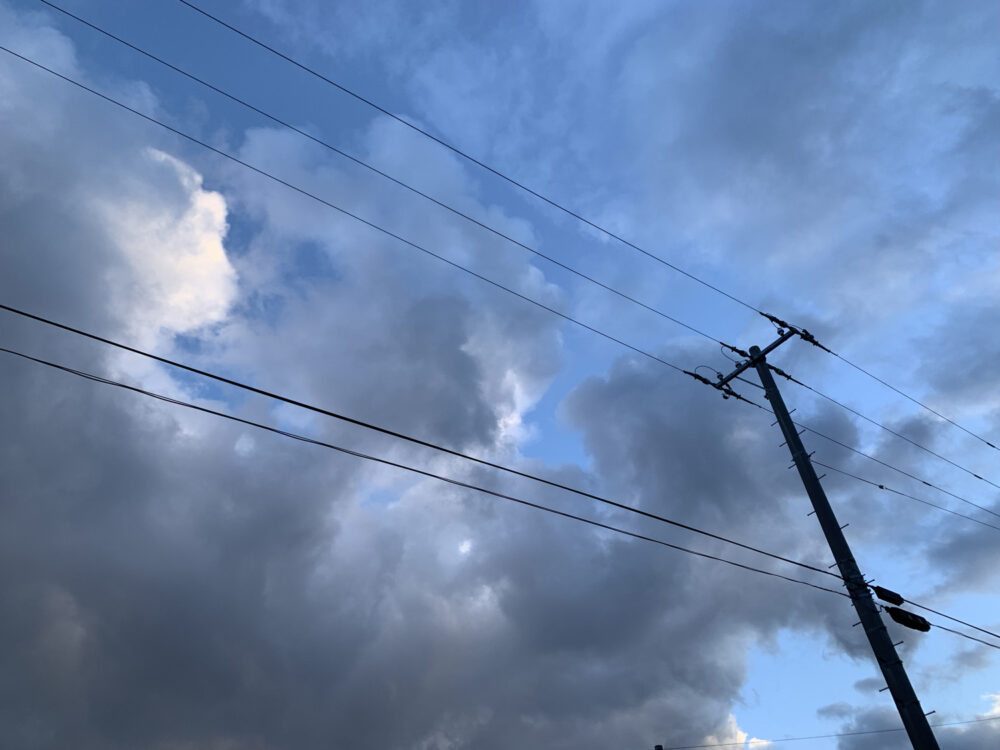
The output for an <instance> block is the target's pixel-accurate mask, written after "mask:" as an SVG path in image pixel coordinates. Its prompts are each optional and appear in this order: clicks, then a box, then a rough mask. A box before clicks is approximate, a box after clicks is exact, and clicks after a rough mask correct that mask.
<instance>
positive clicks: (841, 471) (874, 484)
mask: <svg viewBox="0 0 1000 750" xmlns="http://www.w3.org/2000/svg"><path fill="white" fill-rule="evenodd" d="M813 463H814V464H816V465H817V466H822V467H823V468H824V469H827V470H828V471H835V472H837V473H838V474H843V475H844V476H847V477H851V478H852V479H857V480H858V481H859V482H864V483H865V484H868V485H871V486H872V487H878V488H879V489H880V490H885V491H886V492H891V493H893V494H894V495H899V496H900V497H905V498H908V499H910V500H916V501H917V502H918V503H923V504H924V505H929V506H930V507H932V508H936V509H938V510H943V511H944V512H945V513H951V514H952V515H953V516H958V517H959V518H964V519H966V520H967V521H973V522H975V523H978V524H981V525H982V526H988V527H989V528H991V529H996V530H997V531H1000V526H994V525H993V524H991V523H987V522H986V521H980V520H979V519H978V518H973V517H972V516H967V515H965V514H964V513H959V512H958V511H954V510H952V509H951V508H946V507H944V506H943V505H937V504H935V503H932V502H930V501H929V500H924V499H923V498H919V497H916V496H915V495H909V494H907V493H905V492H901V491H899V490H897V489H893V488H892V487H889V486H888V485H885V484H880V483H879V482H873V481H872V480H871V479H865V478H864V477H859V476H858V475H857V474H852V473H851V472H849V471H845V470H844V469H838V468H837V467H836V466H830V465H829V464H825V463H823V462H822V461H817V460H816V459H813Z"/></svg>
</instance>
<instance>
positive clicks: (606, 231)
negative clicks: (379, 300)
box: [179, 0, 761, 312]
mask: <svg viewBox="0 0 1000 750" xmlns="http://www.w3.org/2000/svg"><path fill="white" fill-rule="evenodd" d="M179 2H181V3H183V4H184V5H186V6H188V7H189V8H191V9H192V10H194V11H197V12H198V13H200V14H201V15H203V16H205V17H206V18H208V19H210V20H212V21H214V22H215V23H217V24H219V25H220V26H224V27H225V28H227V29H229V30H230V31H232V32H233V33H234V34H237V35H239V36H241V37H243V38H244V39H246V40H247V41H249V42H252V43H253V44H256V45H257V46H258V47H261V48H262V49H265V50H267V51H268V52H270V53H271V54H273V55H277V56H278V57H280V58H281V59H282V60H284V61H286V62H288V63H291V64H292V65H294V66H295V67H297V68H299V69H300V70H303V71H305V72H306V73H309V74H310V75H312V76H314V77H316V78H318V79H319V80H321V81H324V82H325V83H328V84H329V85H331V86H333V87H334V88H336V89H338V90H339V91H342V92H343V93H345V94H347V95H348V96H350V97H353V98H354V99H356V100H357V101H359V102H362V103H364V104H367V105H368V106H369V107H371V108H372V109H375V110H377V111H379V112H381V113H382V114H384V115H386V116H387V117H391V118H392V119H393V120H395V121H396V122H398V123H400V124H401V125H404V126H405V127H407V128H409V129H410V130H413V131H414V132H417V133H420V134H421V135H422V136H424V137H426V138H430V139H431V140H432V141H434V142H435V143H437V144H438V145H440V146H443V147H444V148H446V149H448V150H449V151H451V152H452V153H454V154H457V155H458V156H461V157H462V158H463V159H466V160H467V161H469V162H471V163H473V164H475V165H476V166H478V167H480V168H482V169H485V170H486V171H487V172H489V173H490V174H492V175H494V176H496V177H499V178H500V179H501V180H504V181H505V182H507V183H509V184H511V185H513V186H515V187H517V188H519V189H520V190H523V191H524V192H526V193H528V194H530V195H532V196H534V197H535V198H538V199H539V200H540V201H543V202H544V203H547V204H548V205H550V206H552V207H553V208H555V209H558V210H559V211H562V212H563V213H565V214H568V215H569V216H572V217H573V218H574V219H576V220H578V221H581V222H583V223H584V224H586V225H587V226H589V227H591V228H592V229H595V230H597V231H598V232H600V233H601V234H603V235H605V236H607V237H610V238H612V239H614V240H617V241H618V242H620V243H622V244H623V245H627V246H628V247H630V248H632V249H633V250H636V251H638V252H640V253H642V254H643V255H645V256H647V257H649V258H651V259H653V260H655V261H656V262H657V263H661V264H663V265H664V266H667V267H668V268H671V269H673V270H674V271H676V272H677V273H680V274H682V275H684V276H686V277H688V278H689V279H691V280H692V281H695V282H697V283H699V284H701V285H702V286H704V287H707V288H709V289H711V290H713V291H715V292H718V293H719V294H721V295H724V296H726V297H728V298H729V299H731V300H732V301H733V302H736V303H738V304H740V305H742V306H743V307H746V308H747V309H749V310H753V311H754V312H761V311H760V310H759V309H757V308H756V307H754V306H753V305H751V304H750V303H749V302H745V301H743V300H741V299H740V298H739V297H736V296H734V295H732V294H729V292H726V291H723V290H722V289H720V288H719V287H717V286H715V285H713V284H711V283H709V282H707V281H705V280H704V279H702V278H699V277H698V276H695V275H694V274H693V273H691V272H689V271H685V270H684V269H683V268H681V267H680V266H676V265H674V264H673V263H671V262H670V261H668V260H666V259H665V258H662V257H660V256H659V255H656V254H655V253H652V252H650V251H649V250H645V249H643V248H641V247H639V246H638V245H636V244H634V243H632V242H630V241H628V240H627V239H625V238H624V237H621V236H620V235H617V234H615V233H614V232H612V231H611V230H609V229H606V228H605V227H602V226H601V225H599V224H597V223H595V222H593V221H591V220H590V219H587V218H585V217H584V216H581V215H580V214H578V213H576V212H575V211H573V210H572V209H569V208H567V207H566V206H564V205H562V204H560V203H557V202H556V201H554V200H552V199H551V198H548V197H546V196H544V195H542V194H541V193H539V192H536V191H535V190H532V189H531V188H530V187H528V186H527V185H525V184H524V183H522V182H519V181H517V180H515V179H514V178H513V177H509V176H508V175H506V174H504V173H503V172H501V171H499V170H498V169H495V168H493V167H491V166H489V165H488V164H485V163H484V162H482V161H480V160H478V159H476V158H475V157H474V156H471V155H470V154H468V153H467V152H465V151H463V150H461V149H460V148H458V147H457V146H453V145H451V144H450V143H448V142H447V141H445V140H442V139H441V138H438V137H437V136H435V135H432V134H431V133H430V132H428V131H426V130H424V129H422V128H420V127H419V126H417V125H414V124H413V123H411V122H408V121H407V120H405V119H403V118H402V117H400V116H399V115H396V114H393V113H392V112H390V111H389V110H388V109H386V108H385V107H382V106H380V105H378V104H376V103H375V102H374V101H372V100H371V99H367V98H365V97H364V96H362V95H361V94H359V93H357V92H355V91H352V90H351V89H349V88H347V87H346V86H343V85H341V84H339V83H337V82H336V81H334V80H332V79H331V78H327V77H326V76H325V75H323V74H322V73H320V72H318V71H316V70H314V69H313V68H310V67H309V66H307V65H305V64H303V63H301V62H299V61H298V60H296V59H294V58H292V57H290V56H288V55H286V54H285V53H283V52H280V51H279V50H277V49H275V48H274V47H271V46H269V45H267V44H265V43H264V42H262V41H260V40H259V39H257V38H255V37H253V36H251V35H250V34H248V33H246V32H245V31H241V30H240V29H238V28H236V27H235V26H232V25H230V24H228V23H226V22H225V21H223V20H222V19H221V18H218V17H217V16H213V15H212V14H211V13H209V12H208V11H206V10H203V9H202V8H199V7H198V6H197V5H195V4H194V3H190V2H188V0H179Z"/></svg>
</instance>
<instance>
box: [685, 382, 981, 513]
mask: <svg viewBox="0 0 1000 750" xmlns="http://www.w3.org/2000/svg"><path fill="white" fill-rule="evenodd" d="M703 382H705V383H707V384H708V385H713V383H712V382H711V381H710V380H707V379H703ZM737 400H739V401H742V402H744V403H746V404H749V405H750V406H755V407H757V408H758V409H760V410H761V411H763V412H765V413H766V414H770V413H771V410H770V409H768V408H767V407H766V406H764V405H762V404H758V403H757V402H756V401H754V400H753V399H750V398H746V397H745V396H739V398H738V399H737ZM792 424H794V425H795V426H796V427H800V428H801V429H803V430H808V431H809V432H811V433H812V434H813V435H816V437H821V438H823V439H824V440H826V441H828V442H831V443H833V444H834V445H837V446H839V447H841V448H844V449H845V450H848V451H850V452H851V453H854V454H856V455H858V456H861V457H862V458H866V459H868V460H869V461H873V462H875V463H877V464H879V465H880V466H884V467H886V468H887V469H892V470H893V471H895V472H897V473H899V474H902V475H903V476H905V477H908V478H910V479H913V480H914V481H917V482H920V483H921V484H923V485H926V486H927V487H930V488H932V489H935V490H937V491H938V492H941V493H944V494H945V495H948V496H949V497H953V498H955V499H956V500H959V501H961V502H963V503H965V504H967V505H971V506H972V507H973V508H978V509H979V510H982V511H985V512H986V513H990V514H991V515H994V516H1000V514H998V513H996V512H994V511H992V510H990V509H989V508H984V507H983V506H982V505H979V504H977V503H974V502H972V501H971V500H968V499H966V498H964V497H962V496H961V495H958V494H956V493H954V492H952V491H950V490H946V489H944V488H943V487H940V486H938V485H936V484H934V483H933V482H929V481H927V480H926V479H922V478H921V477H918V476H917V475H916V474H911V473H910V472H908V471H905V470H904V469H900V468H899V467H897V466H893V465H892V464H890V463H888V462H886V461H883V460H882V459H880V458H876V457H875V456H873V455H871V454H870V453H865V452H864V451H862V450H859V449H858V448H855V447H853V446H851V445H848V444H847V443H845V442H843V441H841V440H837V439H836V438H835V437H831V436H830V435H827V434H825V433H823V432H820V431H819V430H817V429H815V428H813V427H810V426H809V425H807V424H804V423H802V422H795V421H793V422H792ZM827 468H829V467H827ZM835 471H836V470H835ZM841 473H843V474H844V475H846V476H849V477H852V478H854V479H857V480H858V481H861V482H865V483H866V484H868V483H869V482H868V480H865V479H862V478H861V477H857V476H854V475H853V474H850V473H848V472H841ZM899 494H903V493H899ZM907 497H909V496H907ZM928 505H930V503H928ZM935 507H936V506H935ZM949 512H953V511H949ZM955 515H961V514H958V513H956V514H955ZM970 520H975V519H970ZM986 525H987V526H989V525H990V524H986Z"/></svg>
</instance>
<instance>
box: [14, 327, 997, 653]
mask: <svg viewBox="0 0 1000 750" xmlns="http://www.w3.org/2000/svg"><path fill="white" fill-rule="evenodd" d="M57 325H58V324H57ZM59 327H63V326H59ZM67 330H72V329H68V328H67ZM84 335H87V334H84ZM89 337H90V338H97V337H95V336H89ZM98 340H99V339H98ZM124 348H126V349H127V347H124ZM130 351H131V350H130ZM0 352H4V353H6V354H10V355H12V356H15V357H19V358H21V359H24V360H28V361H31V362H34V363H36V364H40V365H44V366H46V367H50V368H53V369H56V370H61V371H63V372H66V373H69V374H72V375H76V376H78V377H81V378H85V379H87V380H91V381H93V382H97V383H102V384H104V385H109V386H113V387H115V388H121V389H123V390H127V391H132V392H133V393H138V394H141V395H144V396H149V397H151V398H155V399H157V400H160V401H164V402H166V403H170V404H174V405H177V406H183V407H185V408H188V409H192V410H194V411H199V412H202V413H205V414H211V415H214V416H217V417H221V418H223V419H227V420H230V421H232V422H238V423H240V424H245V425H248V426H251V427H256V428H258V429H261V430H265V431H267V432H272V433H274V434H277V435H283V436H285V437H289V438H292V439H293V440H298V441H301V442H305V443H310V444H312V445H317V446H320V447H324V448H328V449H330V450H335V451H338V452H340V453H345V454H347V455H351V456H355V457H358V458H362V459H365V460H368V461H373V462H376V463H380V464H384V465H386V466H392V467H395V468H398V469H404V470H406V471H410V472H412V473H415V474H419V475H422V476H425V477H428V478H432V479H438V480H440V481H442V482H446V483H448V484H452V485H455V486H457V487H463V488H466V489H471V490H475V491H477V492H482V493H484V494H487V495H490V496H493V497H496V498H499V499H502V500H508V501H510V502H514V503H517V504H520V505H524V506H527V507H531V508H536V509H537V510H542V511H545V512H547V513H552V514H554V515H558V516H562V517H564V518H570V519H572V520H575V521H580V522H581V523H586V524H589V525H591V526H594V527H597V528H601V529H605V530H607V531H612V532H615V533H619V534H624V535H625V536H629V537H632V538H635V539H640V540H643V541H647V542H652V543H654V544H658V545H661V546H664V547H668V548H670V549H675V550H678V551H680V552H686V553H688V554H692V555H695V556H698V557H703V558H706V559H711V560H716V561H718V562H723V563H726V564H727V565H731V566H734V567H737V568H743V569H745V570H750V571H753V572H756V573H761V574H763V575H767V576H772V577H775V578H780V579H782V580H786V581H790V582H792V583H798V584H801V585H803V586H809V587H811V588H814V589H818V590H820V591H826V592H828V593H833V594H837V595H838V596H843V597H845V598H850V597H849V596H848V595H847V594H845V593H844V592H842V591H838V590H836V589H831V588H828V587H826V586H820V585H818V584H815V583H810V582H808V581H803V580H801V579H798V578H791V577H790V576H785V575H782V574H780V573H774V572H772V571H767V570H763V569H761V568H756V567H754V566H752V565H746V564H744V563H739V562H736V561H734V560H729V559H727V558H723V557H719V556H717V555H712V554H709V553H707V552H699V551H697V550H692V549H689V548H687V547H681V546H679V545H676V544H672V543H670V542H665V541H663V540H661V539H656V538H654V537H650V536H646V535H644V534H638V533H636V532H632V531H628V530H626V529H622V528H619V527H616V526H611V525H610V524H606V523H602V522H600V521H595V520H593V519H589V518H585V517H583V516H578V515H576V514H574V513H568V512H565V511H561V510H556V509H555V508H551V507H549V506H545V505H541V504H539V503H535V502H532V501H529V500H524V499H523V498H519V497H516V496H514V495H508V494H506V493H502V492H498V491H496V490H491V489H488V488H486V487H482V486H480V485H476V484H472V483H471V482H465V481H462V480H459V479H455V478H453V477H448V476H445V475H442V474H437V473H434V472H430V471H427V470H424V469H420V468H417V467H414V466H410V465H407V464H403V463H400V462H397V461H392V460H390V459H386V458H381V457H378V456H373V455H370V454H367V453H363V452H361V451H356V450H353V449H351V448H345V447H343V446H338V445H334V444H333V443H327V442H325V441H322V440H317V439H315V438H310V437H306V436H304V435H299V434H297V433H293V432H289V431H287V430H281V429H279V428H277V427H271V426H269V425H265V424H262V423H260V422H255V421H253V420H249V419H244V418H242V417H237V416H235V415H232V414H227V413H225V412H221V411H218V410H216V409H210V408H208V407H206V406H200V405H198V404H193V403H190V402H188V401H183V400H180V399H175V398H172V397H170V396H164V395H163V394H159V393H155V392H153V391H148V390H146V389H143V388H139V387H138V386H133V385H128V384H126V383H122V382H120V381H116V380H112V379H110V378H104V377H101V376H99V375H94V374H92V373H88V372H85V371H83V370H77V369H75V368H71V367H67V366H65V365H60V364H58V363H55V362H51V361H48V360H45V359H41V358H39V357H33V356H31V355H28V354H24V353H22V352H19V351H16V350H14V349H9V348H6V347H0ZM150 356H151V358H153V359H156V360H159V361H166V360H163V359H162V358H160V357H157V356H155V355H150ZM182 367H184V369H188V370H191V371H192V372H196V373H197V372H199V371H198V370H195V369H194V368H189V367H186V366H183V365H182ZM216 379H218V380H222V381H223V382H231V381H228V380H226V379H224V378H219V377H217V378H216ZM251 390H254V391H255V392H258V393H264V392H263V391H257V390H256V389H251ZM289 403H295V402H289ZM379 431H383V430H379ZM386 432H388V431H386ZM388 434H393V433H388ZM447 452H451V451H447ZM456 455H459V456H462V457H463V458H468V457H467V456H464V455H463V454H456ZM471 460H473V461H475V460H476V459H471ZM498 468H503V467H499V466H498ZM511 473H519V472H516V471H512V472H511ZM522 476H526V477H529V478H532V479H537V480H538V481H540V482H543V483H546V484H551V482H548V481H547V480H544V479H540V478H538V477H534V476H532V475H527V474H522ZM555 486H560V485H555ZM570 491H575V490H572V489H571V490H570ZM580 494H583V493H580ZM595 499H598V500H601V501H602V502H604V500H603V499H602V498H597V497H596V496H595ZM616 505H617V504H616ZM617 507H620V508H622V509H624V510H630V511H632V512H637V513H639V514H640V515H644V516H648V517H650V518H654V519H655V520H662V521H664V522H665V523H668V524H670V525H675V526H680V527H681V528H684V529H686V530H690V531H693V532H695V533H699V534H703V535H705V536H709V537H711V538H713V539H718V540H720V541H725V542H727V543H729V544H733V545H736V546H738V547H741V548H744V549H748V550H751V551H753V552H757V553H759V554H762V555H766V556H767V557H771V558H774V559H777V560H780V561H782V562H788V563H791V564H793V565H797V566H799V567H802V568H806V569H808V570H811V571H813V572H817V573H823V574H825V575H829V576H833V577H835V578H838V579H839V576H836V575H835V574H832V573H830V572H829V571H825V570H822V569H819V568H816V567H814V566H811V565H808V564H806V563H801V562H798V561H795V560H790V559H788V558H785V557H781V556H780V555H776V554H774V553H771V552H767V551H764V550H760V549H757V548H755V547H750V546H748V545H744V544H741V543H740V542H735V541H733V540H731V539H728V538H727V537H723V536H721V535H716V534H712V533H710V532H704V531H701V530H699V529H695V528H694V527H690V526H686V525H683V524H678V523H676V522H673V521H670V520H668V519H662V518H661V517H658V516H654V515H651V514H648V513H645V512H642V511H637V510H636V509H633V508H629V507H628V506H617ZM915 606H921V605H915ZM923 608H924V609H928V611H934V612H935V614H939V615H941V616H943V617H948V619H951V620H954V621H956V622H962V624H967V623H964V622H963V621H961V620H958V619H957V618H952V617H949V616H948V615H945V614H943V613H940V612H937V611H936V610H930V609H929V608H927V607H923ZM930 624H931V625H933V626H934V627H937V628H940V629H941V630H945V631H947V632H949V633H952V634H954V635H957V636H960V637H962V638H967V639H969V640H972V641H976V642H978V643H981V644H983V645H985V646H990V647H992V648H996V649H1000V646H997V645H994V644H992V643H988V642H987V641H984V640H982V639H980V638H976V637H975V636H971V635H968V634H966V633H962V632H961V631H958V630H953V629H952V628H948V627H945V626H943V625H939V624H937V623H933V622H932V623H930ZM969 627H973V628H975V629H977V630H981V631H982V632H985V633H989V634H991V635H993V634H992V633H990V631H988V630H983V629H982V628H978V627H976V626H975V625H969Z"/></svg>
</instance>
